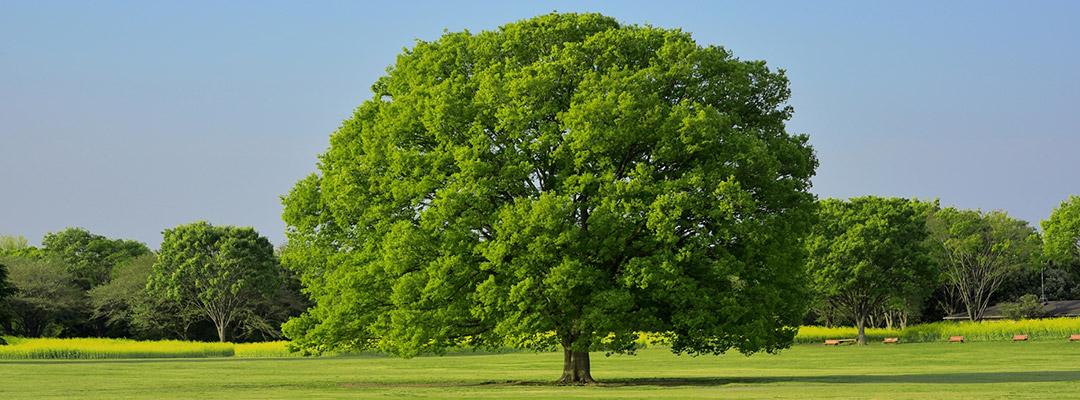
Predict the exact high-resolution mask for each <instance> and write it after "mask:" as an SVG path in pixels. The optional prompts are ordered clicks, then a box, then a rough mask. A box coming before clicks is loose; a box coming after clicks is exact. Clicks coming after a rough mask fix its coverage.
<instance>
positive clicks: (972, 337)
mask: <svg viewBox="0 0 1080 400" xmlns="http://www.w3.org/2000/svg"><path fill="white" fill-rule="evenodd" d="M1076 334H1080V318H1053V319H1028V320H1020V321H1011V320H1009V321H1000V320H999V321H980V322H970V321H969V322H952V321H941V322H933V323H929V324H921V325H915V326H910V327H908V328H907V329H903V330H900V329H891V330H890V329H882V328H867V329H866V339H867V341H868V342H880V341H881V340H882V339H884V338H886V337H899V338H900V341H902V342H944V341H948V340H949V337H951V336H963V337H964V341H973V342H989V341H1001V340H1012V337H1013V336H1014V335H1028V340H1067V339H1068V337H1069V335H1076ZM855 336H856V330H855V328H853V327H835V328H825V327H820V326H803V327H800V328H799V333H798V334H797V335H796V336H795V343H822V342H824V341H825V340H827V339H853V338H855Z"/></svg>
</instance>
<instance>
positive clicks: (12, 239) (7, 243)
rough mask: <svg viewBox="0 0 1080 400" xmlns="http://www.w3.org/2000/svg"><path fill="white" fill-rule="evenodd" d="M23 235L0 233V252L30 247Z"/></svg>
mask: <svg viewBox="0 0 1080 400" xmlns="http://www.w3.org/2000/svg"><path fill="white" fill-rule="evenodd" d="M28 243H29V241H27V240H26V238H25V237H23V235H18V236H16V235H5V234H2V233H0V252H3V251H10V250H18V249H23V248H27V247H30V245H29V244H28Z"/></svg>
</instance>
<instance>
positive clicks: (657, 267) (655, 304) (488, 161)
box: [283, 14, 817, 383]
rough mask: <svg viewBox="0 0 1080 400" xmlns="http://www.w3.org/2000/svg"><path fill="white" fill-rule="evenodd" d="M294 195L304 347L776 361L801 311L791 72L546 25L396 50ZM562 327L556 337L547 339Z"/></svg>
mask: <svg viewBox="0 0 1080 400" xmlns="http://www.w3.org/2000/svg"><path fill="white" fill-rule="evenodd" d="M372 89H373V91H374V92H375V97H374V98H373V99H371V100H369V101H366V102H364V104H363V105H361V106H360V107H359V108H358V109H357V110H356V112H355V114H354V115H353V117H352V118H351V119H349V120H348V121H345V123H344V125H343V126H342V127H341V128H339V129H338V130H337V132H335V134H334V135H333V136H332V137H331V147H330V149H329V150H328V151H327V152H326V153H325V154H324V155H322V157H321V158H320V160H321V162H320V164H319V168H320V172H321V173H320V174H312V175H311V176H309V177H308V178H306V179H304V180H302V181H300V182H298V183H297V185H296V186H295V187H294V188H293V189H292V191H291V192H290V193H289V195H288V196H287V197H285V198H284V200H283V203H284V205H285V211H284V219H285V221H286V222H287V223H288V225H289V228H288V236H289V249H288V250H287V252H286V255H285V257H284V260H286V261H285V262H286V263H288V265H289V266H290V267H291V268H292V269H294V270H295V271H298V272H299V273H300V274H301V277H302V280H303V282H304V284H305V285H306V286H307V287H308V293H309V294H310V295H311V297H312V299H313V300H314V301H315V302H316V304H317V305H316V306H315V307H314V308H313V309H312V310H311V311H309V312H308V313H307V314H305V315H304V316H303V317H301V318H299V319H294V320H292V321H290V322H289V323H288V324H286V329H285V333H286V335H287V336H288V337H290V338H291V339H293V341H294V342H293V343H294V346H297V347H300V348H305V349H322V348H354V349H356V348H379V349H381V350H384V351H389V352H392V353H394V354H398V355H401V356H406V357H408V356H412V355H415V354H418V353H421V352H435V353H439V352H442V351H444V350H445V349H446V348H448V347H451V346H457V345H462V344H470V345H475V346H503V345H509V346H516V347H522V348H534V349H552V348H559V347H561V348H562V350H563V353H564V367H563V375H562V377H561V378H560V381H562V382H568V383H577V382H589V381H592V377H591V373H590V363H589V351H592V350H607V351H611V352H620V353H621V352H632V351H633V350H634V348H635V339H637V338H638V332H641V331H653V332H670V343H671V348H672V350H673V351H675V352H679V353H682V352H687V353H692V354H703V353H704V354H713V353H717V354H718V353H723V352H725V351H727V350H729V349H732V348H734V349H737V350H739V351H741V352H744V353H747V354H749V353H753V352H757V351H768V352H774V351H777V350H779V349H781V348H784V347H786V346H788V345H789V344H790V343H791V341H792V338H793V336H794V334H795V329H794V328H793V327H794V326H797V325H798V323H799V322H800V320H801V319H802V317H803V315H804V314H805V312H806V308H807V302H808V301H807V300H808V298H809V296H808V295H807V294H808V293H807V289H806V285H805V273H804V252H805V249H804V247H803V245H802V243H801V239H802V237H803V235H804V234H805V232H806V231H807V229H808V228H809V224H810V221H811V218H812V210H813V195H812V194H810V193H809V192H808V189H809V187H810V177H811V176H812V175H813V173H814V169H815V167H816V166H817V161H816V159H815V158H814V155H813V151H812V149H811V148H810V146H809V145H808V144H807V137H806V136H805V135H791V134H788V133H787V132H785V121H786V120H787V119H788V118H790V116H791V113H792V110H791V108H790V107H789V106H787V105H786V101H787V99H788V96H789V95H790V90H789V89H788V81H787V78H786V77H785V76H784V75H783V73H782V71H781V72H773V71H770V70H769V69H768V68H767V67H766V66H765V63H764V62H761V61H740V60H738V59H736V58H734V57H733V56H732V55H731V53H730V52H728V51H726V50H724V49H723V48H719V47H713V46H709V47H702V46H699V45H697V44H696V43H695V42H694V41H693V39H692V38H691V37H690V35H689V34H688V33H685V32H681V31H677V30H663V29H658V28H653V27H639V26H621V25H620V24H619V23H618V22H617V21H616V20H614V19H612V18H608V17H603V16H600V15H595V14H583V15H577V14H551V15H544V16H540V17H537V18H534V19H530V20H525V21H520V22H517V23H512V24H507V25H505V26H502V27H500V28H499V29H498V30H495V31H487V32H482V33H480V34H476V35H473V34H470V33H468V32H458V33H447V34H445V35H444V36H443V37H442V38H441V39H439V40H437V41H435V42H418V43H417V45H416V46H415V47H414V48H412V49H410V50H407V51H405V52H404V54H402V55H400V56H399V57H398V59H397V63H396V64H395V65H394V66H393V67H392V69H391V70H390V72H389V74H388V75H387V76H385V77H382V78H380V79H379V80H378V81H377V82H376V83H375V84H374V85H373V87H372ZM549 333H550V334H549Z"/></svg>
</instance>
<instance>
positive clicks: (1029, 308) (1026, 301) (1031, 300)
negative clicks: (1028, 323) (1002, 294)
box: [1001, 294, 1046, 320]
mask: <svg viewBox="0 0 1080 400" xmlns="http://www.w3.org/2000/svg"><path fill="white" fill-rule="evenodd" d="M1001 313H1002V314H1004V315H1005V318H1008V319H1011V320H1021V319H1027V318H1042V317H1045V316H1046V311H1043V305H1042V302H1040V301H1039V298H1038V297H1037V296H1035V295H1033V294H1025V295H1023V296H1020V301H1019V302H1016V303H1002V305H1001Z"/></svg>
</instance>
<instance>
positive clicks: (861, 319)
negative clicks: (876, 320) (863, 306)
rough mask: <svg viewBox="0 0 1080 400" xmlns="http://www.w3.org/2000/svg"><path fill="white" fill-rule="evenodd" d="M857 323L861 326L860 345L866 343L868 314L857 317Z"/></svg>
mask: <svg viewBox="0 0 1080 400" xmlns="http://www.w3.org/2000/svg"><path fill="white" fill-rule="evenodd" d="M855 325H856V326H857V327H858V328H859V340H858V344H859V346H865V345H866V315H860V316H859V317H858V318H855Z"/></svg>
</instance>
